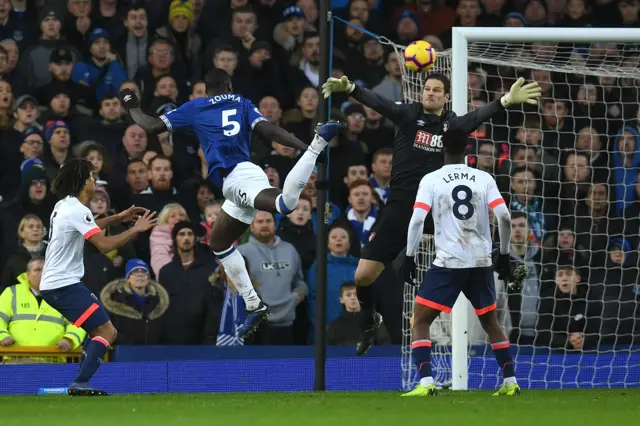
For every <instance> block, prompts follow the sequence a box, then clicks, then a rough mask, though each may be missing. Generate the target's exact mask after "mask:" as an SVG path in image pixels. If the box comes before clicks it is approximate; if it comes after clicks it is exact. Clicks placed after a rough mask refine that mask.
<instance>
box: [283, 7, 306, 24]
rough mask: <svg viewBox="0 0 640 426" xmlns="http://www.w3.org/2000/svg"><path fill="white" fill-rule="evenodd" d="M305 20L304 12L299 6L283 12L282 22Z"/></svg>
mask: <svg viewBox="0 0 640 426" xmlns="http://www.w3.org/2000/svg"><path fill="white" fill-rule="evenodd" d="M295 17H298V18H304V12H303V11H302V9H300V7H298V6H289V7H287V8H286V9H284V10H283V11H282V20H283V21H286V20H288V19H289V18H295Z"/></svg>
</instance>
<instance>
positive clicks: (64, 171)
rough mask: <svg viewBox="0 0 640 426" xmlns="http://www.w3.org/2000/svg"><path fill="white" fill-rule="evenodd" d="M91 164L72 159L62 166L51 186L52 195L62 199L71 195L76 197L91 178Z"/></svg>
mask: <svg viewBox="0 0 640 426" xmlns="http://www.w3.org/2000/svg"><path fill="white" fill-rule="evenodd" d="M91 172H93V164H92V163H91V161H89V160H85V159H84V158H74V159H73V160H71V161H69V162H68V163H67V164H65V165H64V166H62V168H61V169H60V171H59V172H58V175H57V176H56V178H55V179H54V180H53V183H52V184H51V191H52V192H53V194H54V195H55V196H56V197H58V198H60V199H62V198H64V197H67V196H69V195H71V196H72V197H77V196H78V195H80V192H82V188H84V185H85V183H86V182H87V180H88V179H89V178H90V177H91Z"/></svg>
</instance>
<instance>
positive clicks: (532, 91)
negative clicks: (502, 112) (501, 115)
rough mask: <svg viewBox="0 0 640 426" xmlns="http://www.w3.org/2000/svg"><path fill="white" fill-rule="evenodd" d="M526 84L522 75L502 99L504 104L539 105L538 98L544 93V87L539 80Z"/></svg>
mask: <svg viewBox="0 0 640 426" xmlns="http://www.w3.org/2000/svg"><path fill="white" fill-rule="evenodd" d="M523 84H524V78H522V77H520V78H519V79H518V81H516V82H515V83H513V85H512V86H511V89H509V93H507V94H506V95H504V96H503V97H502V98H501V99H500V103H502V106H503V107H505V108H507V107H509V106H511V105H516V104H524V103H527V104H530V105H538V99H537V98H539V97H540V96H541V95H542V89H541V88H540V86H538V83H537V82H535V81H534V82H533V83H529V84H525V85H524V86H523Z"/></svg>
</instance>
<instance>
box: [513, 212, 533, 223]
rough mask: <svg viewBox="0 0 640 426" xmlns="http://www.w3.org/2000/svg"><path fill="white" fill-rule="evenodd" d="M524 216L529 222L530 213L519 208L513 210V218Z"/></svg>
mask: <svg viewBox="0 0 640 426" xmlns="http://www.w3.org/2000/svg"><path fill="white" fill-rule="evenodd" d="M522 218H524V219H525V220H526V221H527V223H529V215H528V214H527V213H525V212H521V211H519V210H515V211H513V210H512V211H511V220H514V219H522Z"/></svg>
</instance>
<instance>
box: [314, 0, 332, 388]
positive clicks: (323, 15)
mask: <svg viewBox="0 0 640 426" xmlns="http://www.w3.org/2000/svg"><path fill="white" fill-rule="evenodd" d="M330 13H331V0H320V19H319V22H318V27H319V28H318V30H319V35H320V85H322V84H323V83H324V82H325V81H327V79H328V78H329V73H330V72H331V70H330V69H329V55H330V54H331V46H330V45H329V39H330V36H329V31H330V29H329V20H330V19H331V16H330ZM318 112H319V116H318V121H319V122H321V123H324V122H326V121H327V119H328V117H329V110H328V102H327V101H326V100H325V99H324V97H323V96H322V95H320V105H319V108H318ZM327 149H328V148H327ZM328 186H329V185H328V182H327V171H326V165H324V164H320V165H319V166H318V180H317V182H316V188H317V192H316V196H317V220H318V223H317V225H316V226H317V235H318V238H317V240H316V241H317V244H316V279H317V289H316V329H315V336H316V340H315V342H316V343H315V375H314V380H313V390H314V391H324V390H325V364H326V361H327V345H326V344H327V337H326V332H325V330H326V324H325V323H326V320H327V315H326V307H327V222H328V220H329V216H328V214H327V213H329V212H328V205H327V188H328Z"/></svg>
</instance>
